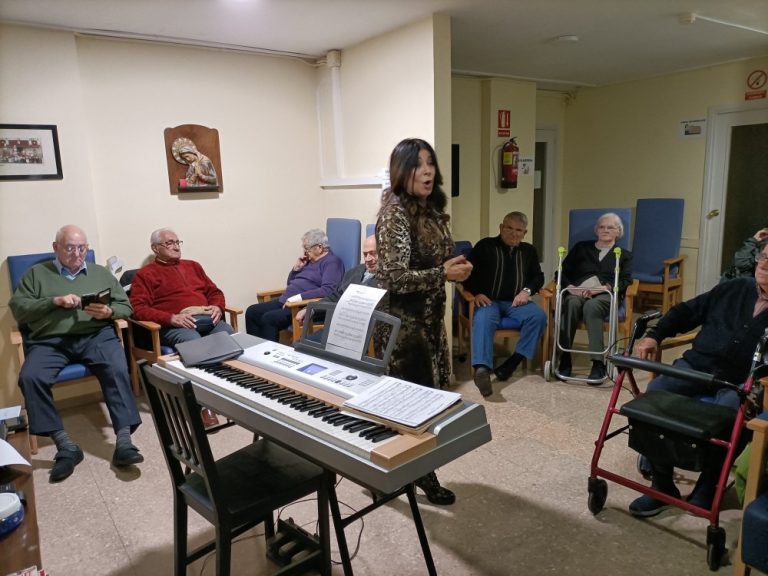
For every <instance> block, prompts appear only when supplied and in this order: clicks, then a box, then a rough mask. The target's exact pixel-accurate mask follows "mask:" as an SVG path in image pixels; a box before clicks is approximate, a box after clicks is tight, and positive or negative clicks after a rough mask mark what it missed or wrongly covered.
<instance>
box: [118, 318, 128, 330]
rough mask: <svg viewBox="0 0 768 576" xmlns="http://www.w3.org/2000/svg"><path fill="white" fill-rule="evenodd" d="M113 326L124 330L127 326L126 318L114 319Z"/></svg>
mask: <svg viewBox="0 0 768 576" xmlns="http://www.w3.org/2000/svg"><path fill="white" fill-rule="evenodd" d="M115 327H116V328H117V329H118V330H125V329H126V328H128V320H126V319H125V318H118V319H117V320H115Z"/></svg>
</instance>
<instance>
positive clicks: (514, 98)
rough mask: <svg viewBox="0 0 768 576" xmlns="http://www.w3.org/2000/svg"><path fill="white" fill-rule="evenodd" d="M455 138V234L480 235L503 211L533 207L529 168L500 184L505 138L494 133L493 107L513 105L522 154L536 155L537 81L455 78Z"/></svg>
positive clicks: (493, 229) (513, 130)
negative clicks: (510, 184)
mask: <svg viewBox="0 0 768 576" xmlns="http://www.w3.org/2000/svg"><path fill="white" fill-rule="evenodd" d="M452 86H453V90H454V92H453V94H452V97H453V143H454V144H459V147H460V151H461V170H460V172H459V178H460V195H459V197H458V198H457V199H455V205H454V230H456V231H457V233H456V234H455V237H456V238H459V239H462V240H470V241H471V242H472V243H473V244H474V243H475V242H477V241H478V240H479V239H481V238H483V237H485V236H488V235H495V234H497V233H498V226H499V223H500V221H501V218H502V217H503V216H504V214H507V213H508V212H510V211H512V210H521V211H523V212H525V213H526V214H528V215H531V214H532V209H533V172H532V171H531V174H529V175H524V174H522V173H520V174H519V176H518V185H517V188H513V189H503V188H500V187H499V154H500V152H501V146H502V145H503V144H504V142H506V141H507V140H508V138H506V137H499V136H498V135H497V111H498V110H500V109H501V110H510V111H511V125H510V134H511V136H514V137H516V138H517V144H518V146H519V147H520V156H521V157H528V158H533V157H534V145H535V137H536V85H535V84H534V83H532V82H518V81H513V80H502V79H476V78H462V77H457V78H454V79H453V84H452Z"/></svg>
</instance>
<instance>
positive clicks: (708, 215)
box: [707, 208, 720, 220]
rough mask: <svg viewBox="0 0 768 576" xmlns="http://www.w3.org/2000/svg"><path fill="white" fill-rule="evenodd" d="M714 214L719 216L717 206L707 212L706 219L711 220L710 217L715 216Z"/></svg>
mask: <svg viewBox="0 0 768 576" xmlns="http://www.w3.org/2000/svg"><path fill="white" fill-rule="evenodd" d="M716 216H720V210H718V209H717V208H715V209H714V210H710V211H709V212H707V220H712V218H715V217H716Z"/></svg>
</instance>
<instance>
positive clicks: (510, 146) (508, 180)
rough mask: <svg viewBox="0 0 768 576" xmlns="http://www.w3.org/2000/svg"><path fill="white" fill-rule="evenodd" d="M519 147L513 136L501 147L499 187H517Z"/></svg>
mask: <svg viewBox="0 0 768 576" xmlns="http://www.w3.org/2000/svg"><path fill="white" fill-rule="evenodd" d="M519 158H520V148H519V147H518V146H517V142H515V139H514V138H510V139H509V141H508V142H505V143H504V145H503V146H502V147H501V183H500V185H501V187H502V188H517V161H518V159H519Z"/></svg>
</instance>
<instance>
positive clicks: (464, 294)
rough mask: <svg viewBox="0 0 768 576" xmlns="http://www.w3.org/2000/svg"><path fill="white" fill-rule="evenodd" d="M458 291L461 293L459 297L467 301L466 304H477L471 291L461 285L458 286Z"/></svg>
mask: <svg viewBox="0 0 768 576" xmlns="http://www.w3.org/2000/svg"><path fill="white" fill-rule="evenodd" d="M456 291H457V292H458V293H459V296H461V298H462V299H463V300H464V301H465V302H472V303H474V302H475V295H474V294H472V292H470V291H469V290H467V289H466V288H464V286H462V285H461V284H458V283H457V284H456Z"/></svg>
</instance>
